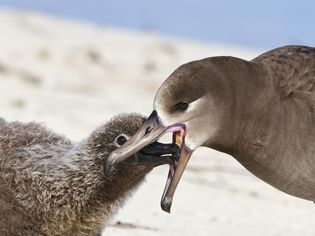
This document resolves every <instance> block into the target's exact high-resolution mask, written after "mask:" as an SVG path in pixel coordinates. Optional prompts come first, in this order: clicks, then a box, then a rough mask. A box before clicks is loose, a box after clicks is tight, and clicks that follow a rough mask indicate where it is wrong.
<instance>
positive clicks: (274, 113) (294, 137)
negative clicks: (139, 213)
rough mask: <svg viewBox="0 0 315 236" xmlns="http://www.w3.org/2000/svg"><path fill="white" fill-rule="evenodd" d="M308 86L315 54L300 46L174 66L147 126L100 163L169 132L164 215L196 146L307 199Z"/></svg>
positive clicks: (314, 162)
mask: <svg viewBox="0 0 315 236" xmlns="http://www.w3.org/2000/svg"><path fill="white" fill-rule="evenodd" d="M314 85H315V48H313V47H307V46H284V47H280V48H276V49H273V50H271V51H268V52H266V53H264V54H262V55H260V56H258V57H256V58H254V59H253V60H250V61H247V60H243V59H240V58H236V57H231V56H218V57H210V58H205V59H202V60H198V61H192V62H189V63H187V64H184V65H181V66H180V67H179V68H177V69H176V70H175V71H174V72H173V73H172V74H171V75H170V76H169V77H168V78H167V79H166V80H165V81H164V82H163V84H162V85H161V86H160V88H159V89H158V91H157V93H156V96H155V99H154V110H153V112H152V114H151V115H150V116H149V118H148V119H147V121H146V122H145V123H144V124H143V126H142V127H141V128H140V129H139V130H138V131H137V133H136V134H135V135H134V136H133V137H132V138H130V139H129V140H128V141H127V142H126V143H125V144H124V145H122V146H121V147H120V148H118V149H116V150H115V151H113V152H112V153H111V155H110V156H109V159H108V160H107V162H108V163H107V165H108V166H110V165H112V164H114V163H117V162H121V161H122V160H124V159H125V158H127V157H128V156H130V155H131V154H133V153H135V152H137V151H138V150H140V149H141V148H143V147H144V146H146V145H148V144H150V143H152V142H153V141H155V140H157V139H158V138H159V137H160V136H161V135H163V134H164V133H166V132H175V134H176V135H175V136H176V137H177V138H176V139H178V140H179V141H178V145H179V146H180V148H181V154H180V158H179V160H178V162H176V163H175V164H172V165H170V172H169V177H168V181H167V184H166V187H165V191H164V194H163V196H162V200H161V206H162V209H163V210H165V211H167V212H170V208H171V204H172V200H173V195H174V192H175V190H176V187H177V185H178V182H179V180H180V178H181V176H182V174H183V172H184V170H185V167H186V164H187V163H188V161H189V158H190V157H191V155H192V153H193V152H194V150H196V149H197V148H198V147H200V146H204V147H208V148H212V149H215V150H218V151H221V152H224V153H227V154H230V155H231V156H233V157H234V158H235V159H236V160H237V161H238V162H240V163H241V164H242V165H243V166H244V167H245V168H246V169H247V170H249V171H250V172H251V173H253V174H254V175H255V176H257V177H258V178H260V179H262V180H263V181H265V182H266V183H268V184H270V185H272V186H274V187H275V188H277V189H279V190H281V191H283V192H285V193H288V194H290V195H293V196H296V197H299V198H303V199H306V200H311V201H314V200H315V86H314Z"/></svg>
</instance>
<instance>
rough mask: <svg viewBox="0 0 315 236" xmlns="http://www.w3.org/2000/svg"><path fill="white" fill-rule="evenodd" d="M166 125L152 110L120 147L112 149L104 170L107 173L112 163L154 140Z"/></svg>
mask: <svg viewBox="0 0 315 236" xmlns="http://www.w3.org/2000/svg"><path fill="white" fill-rule="evenodd" d="M166 129H167V127H165V126H163V124H162V123H161V121H160V119H159V117H158V114H157V112H156V111H155V110H154V111H153V112H152V113H151V115H150V116H149V117H148V119H147V120H146V121H145V122H144V123H143V124H142V126H141V127H140V129H139V130H138V131H137V132H136V133H135V134H134V135H133V136H132V137H131V138H130V139H129V140H128V141H127V142H126V143H124V144H123V145H122V146H121V147H119V148H117V149H116V150H114V151H113V152H112V153H111V154H110V155H109V157H108V159H107V160H106V162H105V166H104V168H105V172H107V173H109V172H110V170H111V167H112V166H113V165H114V164H118V163H119V162H122V161H124V160H126V159H127V158H128V157H130V156H132V155H134V154H135V153H137V152H138V151H140V150H141V149H142V148H144V147H145V146H147V145H149V144H150V143H153V142H154V141H156V140H157V139H158V138H159V137H160V136H161V135H162V134H163V133H164V132H165V131H166Z"/></svg>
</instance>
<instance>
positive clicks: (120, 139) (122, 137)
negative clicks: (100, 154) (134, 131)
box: [114, 134, 129, 147]
mask: <svg viewBox="0 0 315 236" xmlns="http://www.w3.org/2000/svg"><path fill="white" fill-rule="evenodd" d="M128 138H129V137H128V136H127V135H125V134H120V135H118V136H117V137H116V138H115V141H114V143H115V145H116V146H117V147H120V146H121V145H123V144H124V143H125V142H127V140H128Z"/></svg>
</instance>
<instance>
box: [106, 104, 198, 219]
mask: <svg viewBox="0 0 315 236" xmlns="http://www.w3.org/2000/svg"><path fill="white" fill-rule="evenodd" d="M166 132H173V143H176V144H177V145H178V146H179V148H180V157H179V159H178V160H175V163H173V164H170V169H169V174H168V178H167V182H166V185H165V189H164V192H163V195H162V199H161V207H162V209H163V210H164V211H166V212H168V213H170V210H171V206H172V201H173V196H174V193H175V190H176V188H177V185H178V183H179V181H180V179H181V176H182V175H183V172H184V170H185V167H186V165H187V163H188V161H189V159H190V157H191V154H192V152H193V150H190V149H189V148H188V147H187V146H186V145H185V136H186V126H185V125H184V124H181V123H180V124H173V125H171V126H168V127H166V126H164V125H163V124H162V122H161V121H160V119H159V117H158V114H157V112H156V111H155V110H154V111H153V112H152V113H151V115H150V116H149V117H148V119H147V120H146V121H145V122H144V123H143V125H142V126H141V127H140V129H139V130H138V131H137V132H136V133H135V134H134V135H133V136H132V137H131V138H130V139H129V140H128V141H127V142H126V143H125V144H123V145H122V146H121V147H119V148H118V149H116V150H114V151H113V152H112V153H111V154H110V155H109V157H108V159H107V161H106V162H105V164H104V169H105V172H107V173H109V172H110V170H111V167H112V166H113V165H114V164H118V163H119V162H122V161H124V160H126V159H127V158H128V157H130V156H132V155H134V154H135V153H137V152H138V151H140V150H141V149H142V148H144V147H145V146H147V145H149V144H151V143H153V142H154V141H156V140H157V139H158V138H159V137H160V136H161V135H163V134H164V133H166Z"/></svg>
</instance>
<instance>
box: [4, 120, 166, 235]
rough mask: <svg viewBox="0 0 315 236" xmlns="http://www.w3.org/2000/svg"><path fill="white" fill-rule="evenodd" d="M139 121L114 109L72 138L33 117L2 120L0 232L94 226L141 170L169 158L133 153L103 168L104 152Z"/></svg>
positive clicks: (64, 231)
mask: <svg viewBox="0 0 315 236" xmlns="http://www.w3.org/2000/svg"><path fill="white" fill-rule="evenodd" d="M143 120H144V118H143V117H142V116H140V115H137V114H125V115H119V116H116V117H114V118H113V119H112V120H111V121H109V122H108V123H106V124H105V125H103V126H101V127H100V128H98V129H96V130H95V131H94V132H93V133H92V134H91V135H90V136H89V137H88V138H86V139H85V140H82V141H81V142H80V143H72V142H71V141H70V140H68V139H67V138H65V137H64V136H62V135H59V134H56V133H54V132H52V131H51V130H49V129H47V128H46V127H44V126H42V125H40V124H38V123H33V122H32V123H25V124H24V123H20V122H7V121H5V120H3V119H0V235H32V236H36V235H94V234H96V233H98V232H100V231H101V229H102V227H103V226H104V224H105V222H106V221H107V220H108V219H109V218H110V217H111V216H112V215H113V214H114V213H115V212H116V211H117V209H118V208H119V207H121V206H122V205H123V203H124V201H125V200H126V198H127V197H128V196H129V195H131V193H132V192H133V191H134V190H135V189H136V187H137V186H138V185H139V184H140V183H141V182H142V181H143V179H144V177H145V175H146V174H147V173H148V172H149V171H150V170H152V168H153V167H154V166H157V165H160V164H164V163H168V162H169V161H170V158H169V157H164V158H162V159H161V158H157V157H155V159H154V158H152V159H151V160H149V161H146V159H147V158H149V156H146V155H145V154H141V155H142V156H141V155H140V154H136V155H135V156H133V157H131V158H129V159H127V160H126V161H125V162H122V163H119V164H118V165H115V166H114V167H113V168H112V169H111V171H110V173H106V175H105V174H104V170H103V165H104V162H105V160H106V159H107V157H108V154H109V153H110V152H111V151H113V150H114V149H116V148H117V147H118V146H119V145H121V144H122V143H123V142H124V139H125V138H126V139H128V137H130V136H131V135H133V134H134V133H135V132H136V130H137V129H138V128H139V127H140V126H141V124H142V122H143ZM117 137H120V138H121V139H120V140H118V139H117ZM165 150H166V149H165ZM165 150H164V151H165ZM148 151H149V152H150V151H152V150H148ZM143 157H145V158H144V159H143Z"/></svg>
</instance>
